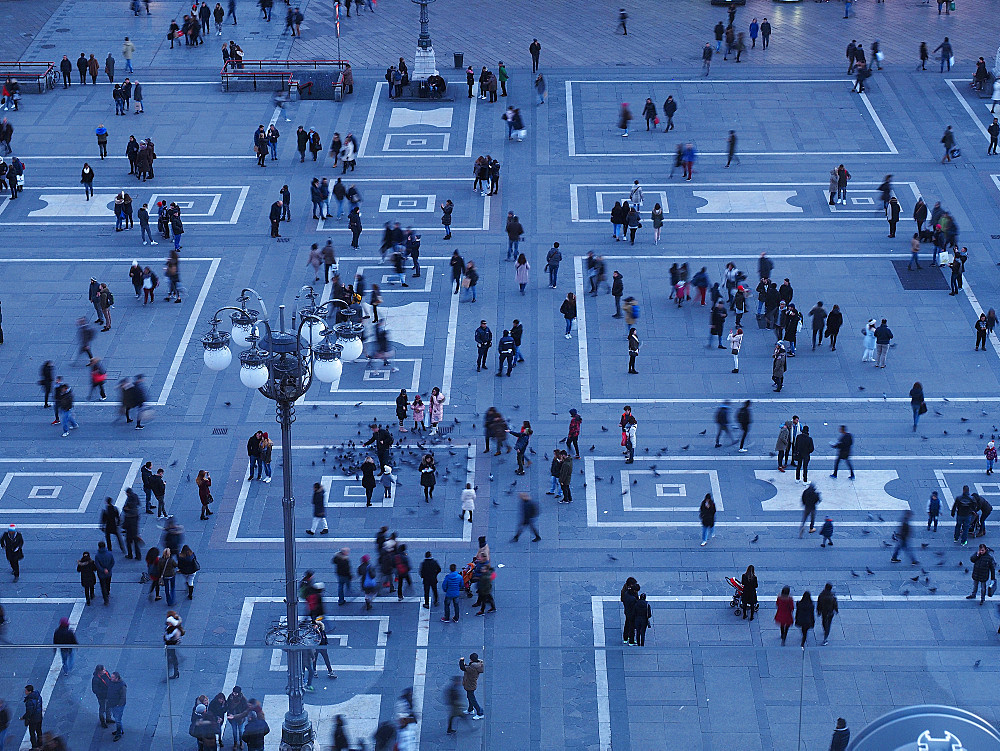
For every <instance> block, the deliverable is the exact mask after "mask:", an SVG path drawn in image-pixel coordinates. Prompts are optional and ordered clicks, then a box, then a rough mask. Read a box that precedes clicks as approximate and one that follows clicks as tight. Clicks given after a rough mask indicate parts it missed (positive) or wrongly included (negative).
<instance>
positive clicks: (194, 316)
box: [153, 258, 222, 407]
mask: <svg viewBox="0 0 1000 751" xmlns="http://www.w3.org/2000/svg"><path fill="white" fill-rule="evenodd" d="M221 260H222V259H221V258H215V259H213V260H212V265H211V266H210V267H209V269H208V273H207V274H206V275H205V279H204V281H203V282H202V284H201V291H200V292H199V293H198V299H197V300H196V301H195V304H194V309H193V310H192V311H191V316H190V317H189V318H188V322H187V326H185V327H184V334H183V336H181V342H180V344H179V345H178V346H177V351H176V352H175V353H174V359H173V362H171V363H170V370H168V371H167V377H166V378H165V379H164V380H163V389H162V390H161V391H160V397H159V398H158V399H157V400H156V401H155V402H153V405H154V406H157V407H163V406H165V405H166V403H167V398H168V397H169V396H170V390H171V389H172V388H173V387H174V381H175V380H177V372H178V371H179V370H180V368H181V362H182V361H183V360H184V355H185V354H186V352H187V348H188V343H189V342H190V341H191V335H192V334H193V333H194V327H195V326H196V325H197V324H198V319H199V317H200V316H201V309H202V308H203V307H204V306H205V300H206V299H207V298H208V290H209V289H210V288H211V286H212V282H213V280H214V279H215V272H216V271H218V270H219V263H220V262H221Z"/></svg>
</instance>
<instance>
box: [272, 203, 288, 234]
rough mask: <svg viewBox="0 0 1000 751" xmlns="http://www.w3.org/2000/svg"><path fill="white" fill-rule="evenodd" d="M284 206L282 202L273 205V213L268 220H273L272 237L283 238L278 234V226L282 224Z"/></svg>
mask: <svg viewBox="0 0 1000 751" xmlns="http://www.w3.org/2000/svg"><path fill="white" fill-rule="evenodd" d="M283 206H284V204H283V203H282V202H281V201H275V202H274V203H272V204H271V213H270V214H268V219H270V220H271V237H281V235H280V234H278V226H279V225H280V224H281V215H282V213H283V211H284V209H283Z"/></svg>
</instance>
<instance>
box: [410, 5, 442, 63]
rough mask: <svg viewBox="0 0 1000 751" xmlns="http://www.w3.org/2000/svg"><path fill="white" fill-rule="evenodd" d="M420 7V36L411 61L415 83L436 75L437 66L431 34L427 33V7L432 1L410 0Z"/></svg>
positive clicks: (428, 22)
mask: <svg viewBox="0 0 1000 751" xmlns="http://www.w3.org/2000/svg"><path fill="white" fill-rule="evenodd" d="M412 2H414V3H416V4H417V5H419V6H420V36H419V37H417V54H416V57H415V58H414V60H413V76H412V78H413V79H414V80H415V81H425V80H427V78H428V77H429V76H433V75H435V74H436V73H437V64H436V60H435V57H434V43H433V42H432V41H431V34H430V31H428V28H429V26H430V19H429V18H428V15H427V6H428V4H430V3H433V2H434V0H412Z"/></svg>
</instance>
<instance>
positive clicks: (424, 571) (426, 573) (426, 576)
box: [420, 550, 441, 610]
mask: <svg viewBox="0 0 1000 751" xmlns="http://www.w3.org/2000/svg"><path fill="white" fill-rule="evenodd" d="M440 573H441V564H439V563H438V562H437V561H436V560H435V559H434V556H432V555H431V551H429V550H428V551H427V552H426V553H424V560H423V561H421V563H420V581H421V582H422V583H423V585H424V603H423V608H424V609H425V610H428V609H430V607H431V594H432V593H433V594H434V607H437V605H438V589H437V581H438V579H437V578H438V575H439V574H440Z"/></svg>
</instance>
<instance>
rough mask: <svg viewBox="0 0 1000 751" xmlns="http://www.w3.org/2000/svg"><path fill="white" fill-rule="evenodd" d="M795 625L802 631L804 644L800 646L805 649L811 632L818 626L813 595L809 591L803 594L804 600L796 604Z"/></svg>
mask: <svg viewBox="0 0 1000 751" xmlns="http://www.w3.org/2000/svg"><path fill="white" fill-rule="evenodd" d="M795 625H796V626H798V627H799V628H801V629H802V644H801V645H799V646H801V647H803V648H805V646H806V637H807V636H808V635H809V630H810V629H812V628H813V627H814V626H815V625H816V613H815V612H814V611H813V601H812V595H810V594H809V592H808V590H807V591H805V592H803V593H802V599H801V600H799V601H798V602H797V603H796V604H795Z"/></svg>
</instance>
